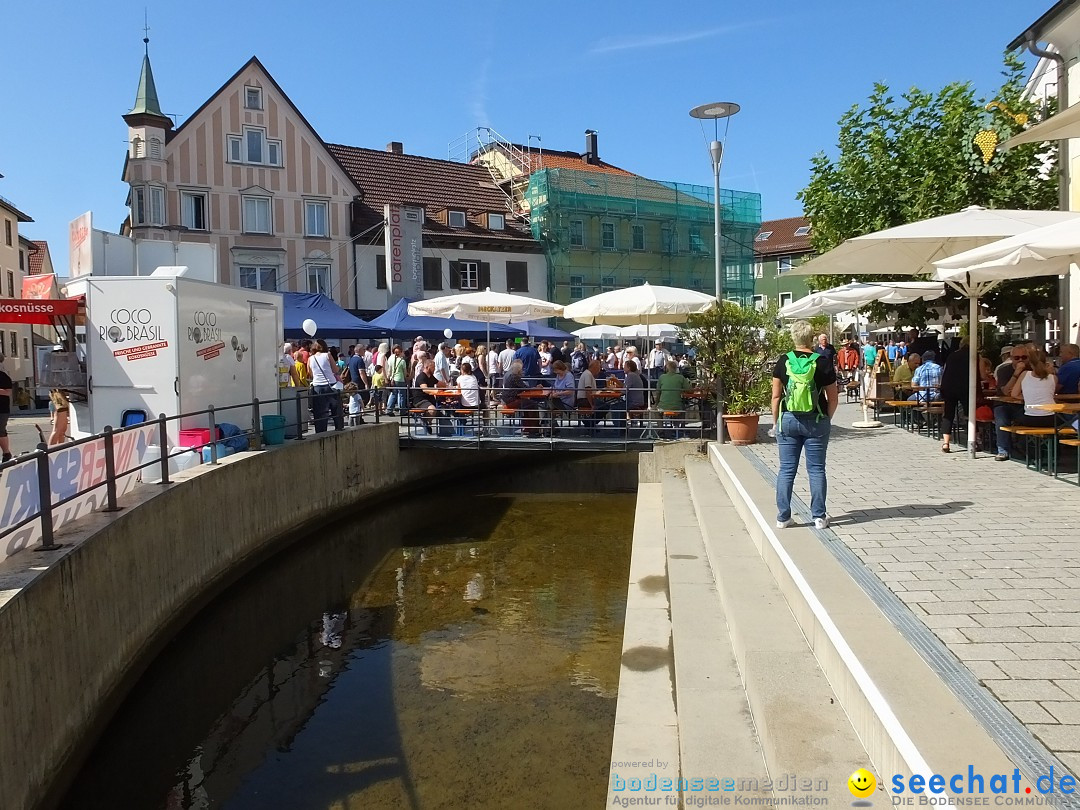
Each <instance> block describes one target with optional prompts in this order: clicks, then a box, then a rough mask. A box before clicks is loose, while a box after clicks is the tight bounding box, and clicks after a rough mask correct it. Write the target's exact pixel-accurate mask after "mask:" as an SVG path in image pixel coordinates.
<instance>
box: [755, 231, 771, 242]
mask: <svg viewBox="0 0 1080 810" xmlns="http://www.w3.org/2000/svg"><path fill="white" fill-rule="evenodd" d="M770 236H772V231H762V232H761V233H759V234H758V235H757V236H755V237H754V241H755V242H768V241H769V237H770Z"/></svg>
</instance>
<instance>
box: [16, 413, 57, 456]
mask: <svg viewBox="0 0 1080 810" xmlns="http://www.w3.org/2000/svg"><path fill="white" fill-rule="evenodd" d="M34 425H38V426H40V427H41V429H42V430H43V431H45V438H46V439H48V438H49V433H50V432H51V431H52V423H51V422H49V412H48V411H19V410H16V411H14V412H13V413H12V414H11V418H10V419H9V420H8V437H9V438H10V440H11V452H12V453H14V454H15V455H19V454H20V453H29V452H30V451H32V450H34V449H35V448H36V447H37V445H38V442H40V441H41V438H40V436H38V432H37V429H36V428H35V427H34Z"/></svg>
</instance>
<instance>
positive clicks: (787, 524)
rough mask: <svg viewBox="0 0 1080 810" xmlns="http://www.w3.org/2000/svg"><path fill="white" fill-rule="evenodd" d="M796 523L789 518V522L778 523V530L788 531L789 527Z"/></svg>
mask: <svg viewBox="0 0 1080 810" xmlns="http://www.w3.org/2000/svg"><path fill="white" fill-rule="evenodd" d="M794 522H795V521H794V520H792V519H791V518H788V519H787V520H778V521H776V528H778V529H786V528H787V527H788V526H790V525H791V524H793V523H794Z"/></svg>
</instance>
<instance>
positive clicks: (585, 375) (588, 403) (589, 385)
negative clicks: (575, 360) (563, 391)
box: [577, 360, 600, 408]
mask: <svg viewBox="0 0 1080 810" xmlns="http://www.w3.org/2000/svg"><path fill="white" fill-rule="evenodd" d="M599 373H600V361H599V360H593V361H592V362H591V363H589V367H588V368H587V369H585V370H584V371H583V372H581V376H580V377H578V381H577V404H578V407H579V408H580V407H582V406H585V407H589V408H591V407H593V395H594V394H595V393H596V375H597V374H599Z"/></svg>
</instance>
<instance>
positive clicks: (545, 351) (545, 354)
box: [540, 340, 552, 378]
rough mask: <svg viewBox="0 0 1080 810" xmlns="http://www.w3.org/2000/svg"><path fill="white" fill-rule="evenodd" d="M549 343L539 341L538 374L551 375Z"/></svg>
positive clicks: (542, 375)
mask: <svg viewBox="0 0 1080 810" xmlns="http://www.w3.org/2000/svg"><path fill="white" fill-rule="evenodd" d="M551 373H552V372H551V344H550V343H548V342H547V341H546V340H542V341H540V376H541V377H549V378H550V377H551Z"/></svg>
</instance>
